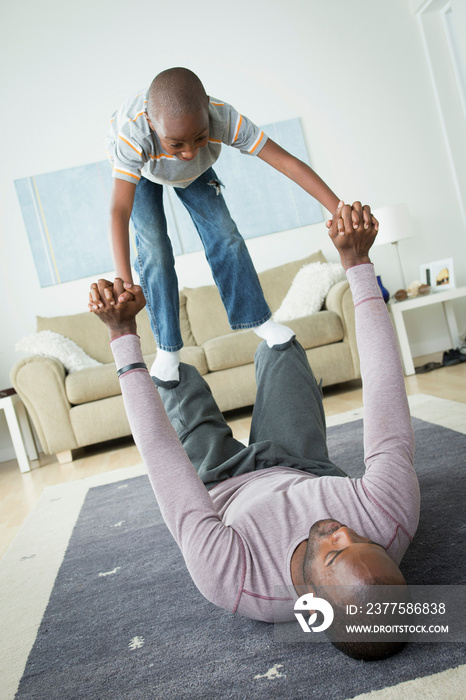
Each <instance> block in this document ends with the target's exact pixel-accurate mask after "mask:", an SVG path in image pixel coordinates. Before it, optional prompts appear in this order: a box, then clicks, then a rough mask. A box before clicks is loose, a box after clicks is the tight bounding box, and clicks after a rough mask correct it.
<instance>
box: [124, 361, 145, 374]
mask: <svg viewBox="0 0 466 700" xmlns="http://www.w3.org/2000/svg"><path fill="white" fill-rule="evenodd" d="M132 369H147V365H146V363H145V362H133V364H132V365H125V366H124V367H122V368H121V369H119V370H118V372H117V376H118V377H121V375H122V374H125V373H126V372H129V371H130V370H132Z"/></svg>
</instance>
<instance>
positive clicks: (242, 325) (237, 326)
mask: <svg viewBox="0 0 466 700" xmlns="http://www.w3.org/2000/svg"><path fill="white" fill-rule="evenodd" d="M269 318H272V312H271V311H269V312H268V314H266V315H265V316H264V317H263V318H262V319H260V320H259V321H252V322H251V323H235V324H234V325H233V324H232V323H230V328H231V330H232V331H240V330H244V329H246V328H257V326H262V324H263V323H265V322H266V321H268V320H269Z"/></svg>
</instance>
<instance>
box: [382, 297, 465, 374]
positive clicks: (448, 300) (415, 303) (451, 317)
mask: <svg viewBox="0 0 466 700" xmlns="http://www.w3.org/2000/svg"><path fill="white" fill-rule="evenodd" d="M462 297H466V287H459V288H458V289H447V290H446V291H444V292H431V293H430V294H428V295H427V296H419V297H415V298H414V299H406V300H405V301H397V302H390V303H389V304H388V308H389V310H390V313H391V316H392V319H393V325H394V326H395V331H396V334H397V336H398V342H399V345H400V351H401V359H402V361H403V368H404V373H405V375H407V376H408V375H410V374H414V373H415V370H414V364H413V357H412V354H411V349H410V347H409V340H408V334H407V332H406V326H405V319H404V316H403V314H404V313H405V312H406V311H412V310H414V309H420V308H422V307H424V306H431V305H432V304H442V307H443V312H444V314H445V319H446V322H447V326H448V331H449V333H450V340H451V347H452V348H457V347H458V346H459V344H460V340H459V333H458V325H457V323H456V318H455V311H454V309H453V304H452V302H453V301H454V300H455V299H461V298H462Z"/></svg>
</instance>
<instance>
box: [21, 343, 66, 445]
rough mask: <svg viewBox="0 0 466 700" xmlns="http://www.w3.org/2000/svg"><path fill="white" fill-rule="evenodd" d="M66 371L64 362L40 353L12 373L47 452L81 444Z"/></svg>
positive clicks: (22, 362)
mask: <svg viewBox="0 0 466 700" xmlns="http://www.w3.org/2000/svg"><path fill="white" fill-rule="evenodd" d="M65 375H66V372H65V368H64V367H63V365H62V363H61V362H59V361H58V360H56V359H55V358H53V357H42V356H40V355H34V356H33V357H26V358H24V359H23V360H20V361H19V362H18V363H17V364H16V365H15V366H14V367H13V369H12V370H11V373H10V378H11V382H12V384H13V386H14V388H15V389H16V391H17V393H18V394H19V396H20V398H21V400H22V402H23V403H24V405H25V407H26V409H27V411H28V413H29V415H30V417H31V419H32V422H33V423H34V427H35V429H36V431H37V435H38V436H39V440H40V443H41V445H42V449H43V450H44V452H45V453H46V454H53V453H56V452H63V451H65V450H73V449H75V448H76V447H78V444H77V442H76V438H75V435H74V432H73V429H72V427H71V422H70V408H71V404H70V402H69V401H68V399H67V396H66V391H65Z"/></svg>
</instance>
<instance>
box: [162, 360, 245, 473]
mask: <svg viewBox="0 0 466 700" xmlns="http://www.w3.org/2000/svg"><path fill="white" fill-rule="evenodd" d="M158 391H159V394H160V397H161V399H162V401H163V404H164V406H165V410H166V412H167V414H168V417H169V419H170V422H171V424H172V425H173V427H174V428H175V430H176V432H177V434H178V437H179V438H180V440H181V442H182V444H183V447H184V449H185V451H186V453H187V455H188V457H189V459H190V461H191V463H192V464H193V465H194V468H195V469H196V471H197V473H198V474H199V476H200V477H201V479H202V481H203V482H204V484H208V483H209V482H212V481H216V480H217V478H218V477H217V473H218V467H219V466H220V465H222V464H224V463H225V462H227V460H230V459H231V458H232V457H235V456H236V455H238V454H239V453H240V452H242V451H243V450H245V446H244V445H243V444H242V443H241V442H239V441H238V440H236V439H235V438H234V437H233V434H232V432H231V429H230V427H229V426H228V425H227V423H226V421H225V419H224V417H223V415H222V413H221V412H220V410H219V408H218V406H217V404H216V402H215V399H214V397H213V396H212V393H211V391H210V388H209V386H208V384H207V383H206V381H205V380H204V379H203V378H202V377H201V375H200V374H199V372H198V371H197V369H196V368H195V367H193V366H192V365H187V364H185V363H183V362H182V363H180V383H179V384H178V386H176V387H175V388H173V389H164V388H162V387H158ZM213 470H216V473H215V474H213V473H212V471H213Z"/></svg>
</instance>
